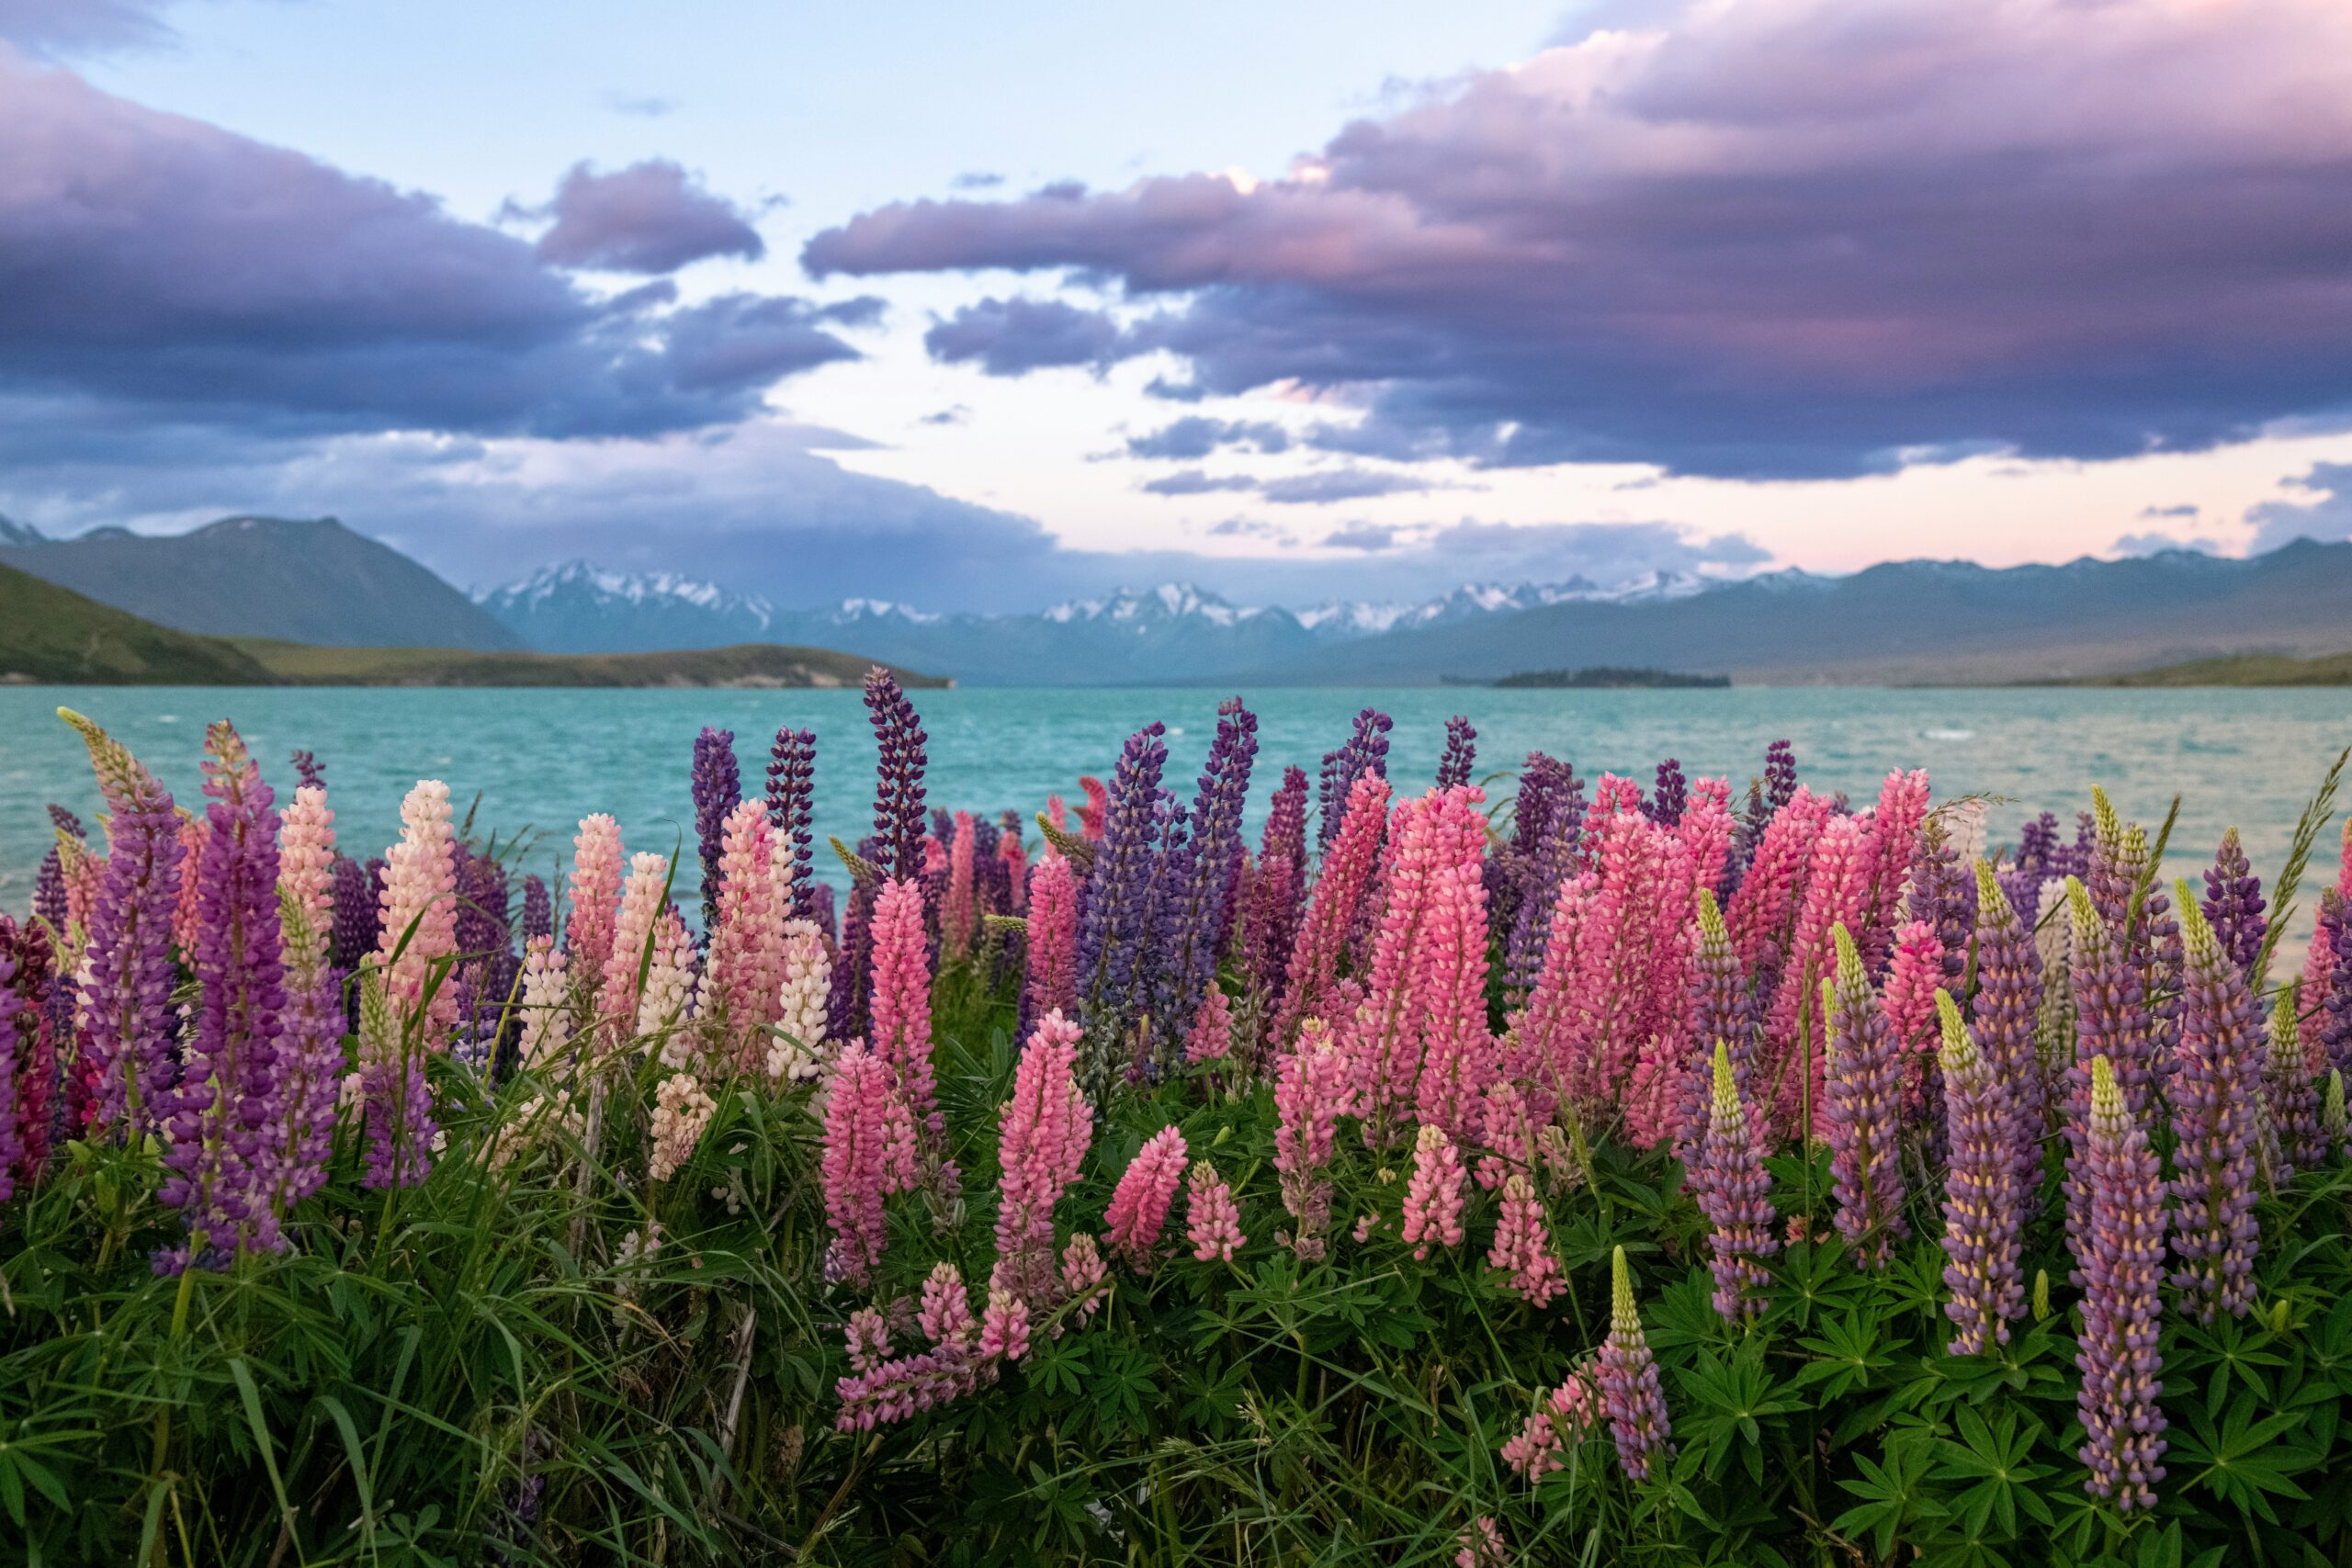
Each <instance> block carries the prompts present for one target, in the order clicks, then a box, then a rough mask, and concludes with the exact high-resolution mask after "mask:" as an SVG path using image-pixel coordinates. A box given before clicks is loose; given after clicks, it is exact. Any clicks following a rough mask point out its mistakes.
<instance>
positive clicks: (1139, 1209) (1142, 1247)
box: [1103, 1127, 1186, 1268]
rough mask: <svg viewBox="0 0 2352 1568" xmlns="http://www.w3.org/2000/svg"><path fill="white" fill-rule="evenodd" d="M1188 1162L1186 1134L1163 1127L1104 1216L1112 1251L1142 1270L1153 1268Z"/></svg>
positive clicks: (1129, 1172)
mask: <svg viewBox="0 0 2352 1568" xmlns="http://www.w3.org/2000/svg"><path fill="white" fill-rule="evenodd" d="M1185 1160H1186V1156H1185V1152H1184V1134H1182V1133H1180V1132H1178V1131H1177V1130H1176V1129H1175V1128H1173V1127H1162V1128H1161V1129H1160V1130H1159V1132H1157V1133H1155V1134H1152V1135H1151V1138H1150V1141H1148V1143H1146V1144H1145V1145H1144V1146H1143V1149H1142V1151H1141V1152H1140V1153H1138V1154H1137V1155H1136V1157H1135V1163H1134V1164H1133V1165H1130V1166H1128V1167H1127V1169H1126V1174H1125V1175H1124V1176H1122V1177H1120V1178H1119V1185H1118V1187H1117V1188H1116V1189H1115V1190H1113V1192H1112V1194H1111V1206H1110V1208H1109V1209H1107V1210H1105V1211H1104V1212H1103V1239H1105V1240H1106V1241H1108V1242H1109V1243H1110V1244H1111V1250H1112V1251H1114V1252H1116V1253H1120V1254H1122V1255H1124V1256H1125V1258H1127V1260H1128V1261H1129V1262H1131V1263H1134V1264H1135V1265H1136V1266H1137V1267H1138V1268H1148V1267H1149V1266H1150V1263H1151V1252H1152V1248H1153V1247H1157V1246H1158V1245H1159V1231H1160V1227H1161V1226H1162V1225H1164V1224H1167V1222H1168V1205H1169V1204H1170V1202H1172V1201H1175V1197H1176V1189H1177V1187H1178V1185H1179V1184H1181V1183H1182V1181H1183V1179H1184V1165H1185Z"/></svg>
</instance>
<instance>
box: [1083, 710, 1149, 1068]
mask: <svg viewBox="0 0 2352 1568" xmlns="http://www.w3.org/2000/svg"><path fill="white" fill-rule="evenodd" d="M1166 732H1167V727H1166V726H1165V725H1162V724H1159V723H1157V722H1155V723H1152V724H1149V725H1147V726H1145V727H1144V728H1141V729H1139V730H1137V731H1136V733H1135V734H1133V735H1131V736H1129V737H1128V738H1127V743H1126V746H1125V749H1124V750H1122V751H1121V752H1120V754H1119V765H1118V767H1117V769H1116V770H1115V771H1114V773H1113V774H1112V791H1111V796H1110V807H1109V808H1108V814H1107V815H1106V816H1105V818H1104V819H1103V838H1102V840H1101V842H1100V843H1099V844H1098V845H1097V847H1096V849H1095V852H1094V868H1093V870H1092V871H1091V873H1090V874H1089V875H1088V878H1087V885H1086V897H1085V898H1084V899H1083V900H1082V901H1081V904H1080V914H1079V931H1078V994H1079V1013H1080V1024H1081V1025H1082V1026H1083V1027H1084V1029H1085V1030H1086V1035H1087V1049H1086V1061H1085V1070H1084V1072H1083V1074H1082V1075H1081V1076H1082V1077H1083V1078H1084V1079H1085V1081H1086V1083H1087V1084H1088V1085H1089V1087H1091V1088H1092V1089H1095V1090H1096V1091H1097V1092H1098V1094H1099V1093H1100V1091H1101V1090H1102V1089H1103V1088H1104V1087H1105V1086H1107V1085H1108V1083H1109V1081H1110V1071H1111V1063H1112V1060H1113V1057H1114V1053H1115V1051H1116V1049H1117V1048H1118V1047H1119V1046H1121V1045H1123V1044H1124V1043H1125V1042H1126V1040H1127V1037H1128V1035H1129V1033H1130V1032H1131V1031H1132V1030H1133V1029H1134V1027H1135V1025H1136V1022H1137V1021H1139V1020H1140V1019H1141V1018H1142V1016H1143V1014H1144V1011H1145V1010H1146V1008H1147V1006H1148V1002H1149V993H1150V975H1149V973H1148V970H1146V968H1145V964H1146V962H1147V961H1148V957H1149V955H1150V952H1151V947H1152V939H1153V922H1154V919H1155V918H1156V916H1157V914H1158V912H1159V870H1160V865H1159V829H1160V818H1159V811H1160V807H1161V802H1162V798H1163V797H1162V795H1161V792H1160V788H1159V774H1160V770H1161V769H1162V768H1163V767H1165V766H1166V765H1167V762H1168V748H1167V747H1166V746H1165V745H1163V744H1162V743H1161V741H1160V737H1161V736H1162V735H1163V734H1165V733H1166Z"/></svg>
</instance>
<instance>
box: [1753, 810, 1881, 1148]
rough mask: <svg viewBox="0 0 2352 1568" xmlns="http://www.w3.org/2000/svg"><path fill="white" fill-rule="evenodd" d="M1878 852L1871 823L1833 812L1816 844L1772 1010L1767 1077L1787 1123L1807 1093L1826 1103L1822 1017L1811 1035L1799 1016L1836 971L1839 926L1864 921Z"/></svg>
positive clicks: (1768, 1022)
mask: <svg viewBox="0 0 2352 1568" xmlns="http://www.w3.org/2000/svg"><path fill="white" fill-rule="evenodd" d="M1767 837H1768V838H1769V837H1770V835H1769V834H1768V835H1767ZM1870 854H1871V840H1870V833H1869V829H1868V828H1867V827H1866V826H1865V825H1864V824H1863V823H1861V822H1860V821H1859V820H1857V819H1856V818H1851V817H1833V818H1830V819H1829V820H1828V821H1827V822H1826V823H1825V824H1824V825H1823V827H1822V829H1821V835H1820V837H1819V838H1818V839H1817V840H1815V843H1814V851H1813V864H1812V866H1811V868H1810V869H1809V870H1808V872H1807V873H1806V875H1805V888H1804V908H1803V909H1802V910H1801V912H1800V913H1799V914H1798V916H1797V924H1796V934H1795V936H1794V938H1793V939H1792V941H1791V942H1790V945H1789V952H1788V961H1787V967H1786V969H1785V971H1784V972H1783V974H1782V978H1781V985H1780V987H1779V988H1778V989H1777V990H1775V991H1774V992H1773V994H1772V1007H1771V1011H1770V1014H1769V1015H1767V1018H1766V1021H1765V1026H1764V1040H1765V1051H1766V1053H1767V1057H1768V1063H1769V1065H1768V1067H1767V1081H1768V1082H1771V1081H1778V1083H1779V1084H1780V1098H1779V1102H1778V1106H1777V1109H1776V1111H1775V1114H1774V1118H1773V1119H1774V1121H1775V1122H1777V1123H1778V1124H1780V1125H1781V1126H1793V1125H1795V1124H1796V1123H1797V1122H1798V1121H1799V1120H1800V1116H1801V1111H1800V1108H1801V1107H1802V1106H1803V1105H1804V1104H1805V1103H1806V1102H1807V1101H1808V1100H1809V1101H1810V1103H1811V1104H1813V1105H1814V1106H1815V1107H1818V1106H1819V1105H1820V1104H1821V1103H1822V1100H1821V1092H1822V1058H1821V1053H1820V1050H1819V1049H1818V1043H1819V1042H1820V1041H1821V1039H1822V1038H1823V1034H1822V1021H1821V1019H1820V1018H1818V1017H1815V1019H1814V1020H1813V1021H1812V1025H1811V1027H1810V1029H1809V1030H1808V1031H1807V1039H1806V1040H1804V1041H1800V1040H1799V1039H1798V1038H1797V1015H1798V1013H1799V1011H1800V1010H1801V1008H1802V1004H1803V1003H1804V1000H1805V999H1806V998H1808V997H1809V996H1810V995H1811V994H1812V993H1813V992H1814V990H1815V988H1816V987H1819V986H1820V984H1821V982H1822V981H1823V980H1825V979H1826V978H1828V977H1829V976H1831V975H1832V974H1834V973H1835V972H1836V968H1837V964H1838V958H1837V954H1836V953H1835V952H1834V951H1833V948H1832V943H1831V942H1830V937H1829V933H1830V931H1831V930H1832V928H1834V927H1838V926H1844V927H1846V928H1847V929H1848V930H1849V931H1851V930H1852V929H1854V927H1855V926H1858V925H1859V924H1860V921H1861V914H1862V906H1863V902H1864V900H1865V898H1866V897H1868V895H1869V893H1870V874H1871V861H1870V859H1869V856H1870ZM1800 1052H1803V1053H1804V1055H1802V1056H1800V1055H1798V1054H1799V1053H1800Z"/></svg>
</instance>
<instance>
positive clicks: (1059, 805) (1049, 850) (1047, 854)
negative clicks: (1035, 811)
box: [1040, 795, 1069, 860]
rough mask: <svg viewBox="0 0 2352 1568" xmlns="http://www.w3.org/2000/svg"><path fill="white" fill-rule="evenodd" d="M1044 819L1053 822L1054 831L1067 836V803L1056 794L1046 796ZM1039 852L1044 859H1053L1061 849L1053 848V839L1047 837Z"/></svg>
mask: <svg viewBox="0 0 2352 1568" xmlns="http://www.w3.org/2000/svg"><path fill="white" fill-rule="evenodd" d="M1046 821H1048V822H1050V823H1052V824H1053V828H1054V831H1055V832H1057V833H1059V834H1062V835H1063V836H1064V837H1068V836H1069V802H1068V801H1066V800H1064V799H1063V798H1062V797H1061V796H1060V795H1047V796H1046ZM1040 853H1041V854H1042V856H1043V858H1045V859H1046V860H1054V859H1057V858H1058V857H1059V856H1060V854H1061V851H1059V850H1057V849H1056V848H1054V841H1053V840H1051V839H1047V840H1046V847H1045V849H1044V850H1043V851H1041V852H1040Z"/></svg>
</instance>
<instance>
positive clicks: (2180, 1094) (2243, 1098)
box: [2165, 880, 2263, 1323]
mask: <svg viewBox="0 0 2352 1568" xmlns="http://www.w3.org/2000/svg"><path fill="white" fill-rule="evenodd" d="M2175 891H2176V893H2177V897H2178V900H2179V901H2178V904H2177V908H2178V909H2179V911H2180V922H2181V934H2182V936H2183V938H2184V939H2185V942H2186V960H2185V968H2184V971H2183V976H2184V986H2183V995H2182V998H2181V999H2182V1003H2183V1006H2182V1009H2181V1030H2180V1044H2179V1047H2178V1049H2177V1051H2176V1052H2175V1054H2174V1070H2173V1072H2172V1074H2171V1076H2170V1077H2167V1078H2166V1079H2165V1102H2166V1104H2167V1105H2168V1106H2169V1107H2170V1109H2171V1111H2172V1127H2173V1137H2174V1145H2173V1155H2172V1160H2173V1168H2174V1170H2176V1171H2177V1172H2178V1174H2177V1176H2176V1177H2175V1178H2174V1179H2173V1182H2172V1194H2173V1201H2174V1203H2175V1205H2176V1208H2177V1215H2176V1217H2175V1221H2174V1225H2173V1233H2172V1246H2173V1254H2174V1256H2175V1257H2177V1258H2179V1259H2180V1264H2181V1267H2180V1268H2179V1269H2177V1270H2176V1271H2175V1273H2174V1275H2173V1283H2174V1284H2175V1285H2177V1286H2178V1287H2179V1288H2180V1291H2181V1292H2182V1294H2181V1304H2182V1306H2183V1308H2184V1309H2185V1310H2188V1311H2189V1312H2193V1313H2194V1314H2196V1315H2197V1316H2198V1318H2199V1320H2201V1321H2203V1322H2206V1323H2211V1322H2212V1321H2213V1318H2214V1316H2215V1314H2217V1313H2222V1312H2226V1313H2229V1314H2232V1315H2233V1316H2237V1317H2243V1316H2245V1312H2246V1309H2247V1308H2248V1307H2250V1306H2252V1305H2253V1304H2254V1258H2255V1251H2256V1247H2257V1246H2258V1245H2259V1240H2260V1237H2259V1232H2258V1230H2257V1228H2256V1223H2255V1217H2254V1198H2255V1192H2254V1179H2255V1160H2256V1148H2257V1134H2258V1131H2259V1119H2260V1113H2261V1110H2262V1066H2263V1032H2262V1022H2261V1014H2260V1012H2259V1011H2258V1010H2256V1007H2255V1002H2254V998H2253V997H2252V996H2250V995H2249V994H2248V993H2247V990H2246V978H2245V966H2243V965H2242V964H2240V963H2239V961H2238V959H2237V956H2236V955H2235V954H2234V953H2230V952H2228V951H2225V950H2224V949H2223V947H2222V940H2221V935H2220V933H2219V932H2218V931H2215V930H2214V929H2213V927H2212V925H2211V923H2209V922H2208V921H2207V919H2206V918H2205V915H2204V913H2203V911H2201V910H2200V909H2199V908H2198V905H2197V902H2196V900H2195V899H2194V898H2193V897H2191V896H2190V894H2189V888H2188V882H2187V881H2186V880H2183V881H2181V882H2179V883H2178V884H2177V886H2176V889H2175Z"/></svg>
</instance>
